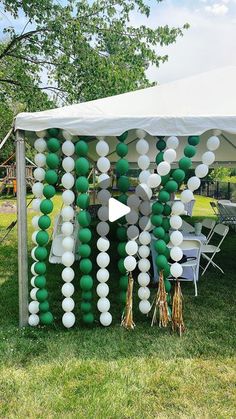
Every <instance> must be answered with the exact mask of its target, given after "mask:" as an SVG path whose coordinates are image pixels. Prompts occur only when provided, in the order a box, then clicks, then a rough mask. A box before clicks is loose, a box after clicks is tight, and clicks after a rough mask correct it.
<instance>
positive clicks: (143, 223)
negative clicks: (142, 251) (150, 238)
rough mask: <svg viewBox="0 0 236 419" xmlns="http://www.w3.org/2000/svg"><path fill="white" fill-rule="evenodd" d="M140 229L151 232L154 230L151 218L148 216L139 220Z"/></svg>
mask: <svg viewBox="0 0 236 419" xmlns="http://www.w3.org/2000/svg"><path fill="white" fill-rule="evenodd" d="M138 225H139V227H140V229H141V230H143V231H145V230H147V231H149V230H151V229H152V223H151V220H150V218H149V217H147V216H146V215H144V216H143V217H141V218H140V219H139V223H138Z"/></svg>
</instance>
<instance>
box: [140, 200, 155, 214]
mask: <svg viewBox="0 0 236 419" xmlns="http://www.w3.org/2000/svg"><path fill="white" fill-rule="evenodd" d="M139 211H140V212H141V214H143V215H149V214H151V212H152V209H151V203H150V201H143V202H141V204H140V206H139Z"/></svg>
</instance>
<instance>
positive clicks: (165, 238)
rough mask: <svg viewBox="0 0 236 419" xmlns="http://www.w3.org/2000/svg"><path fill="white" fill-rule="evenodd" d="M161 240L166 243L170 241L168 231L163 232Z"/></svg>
mask: <svg viewBox="0 0 236 419" xmlns="http://www.w3.org/2000/svg"><path fill="white" fill-rule="evenodd" d="M163 240H164V242H165V243H166V244H168V243H169V242H170V235H169V233H167V232H166V233H165V235H164V237H163Z"/></svg>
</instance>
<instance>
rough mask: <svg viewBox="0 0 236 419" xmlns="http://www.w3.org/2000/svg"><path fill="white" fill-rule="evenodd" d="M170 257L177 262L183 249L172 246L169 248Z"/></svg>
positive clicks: (181, 255)
mask: <svg viewBox="0 0 236 419" xmlns="http://www.w3.org/2000/svg"><path fill="white" fill-rule="evenodd" d="M170 257H171V259H172V260H174V261H175V262H179V261H180V260H181V259H182V257H183V250H182V249H180V247H178V246H175V247H172V248H171V250H170Z"/></svg>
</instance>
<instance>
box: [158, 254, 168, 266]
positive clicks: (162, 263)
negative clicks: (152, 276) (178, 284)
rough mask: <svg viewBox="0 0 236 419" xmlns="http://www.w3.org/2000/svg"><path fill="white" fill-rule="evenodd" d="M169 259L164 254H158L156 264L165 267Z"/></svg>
mask: <svg viewBox="0 0 236 419" xmlns="http://www.w3.org/2000/svg"><path fill="white" fill-rule="evenodd" d="M167 263H168V262H167V259H166V257H165V256H164V255H158V256H157V257H156V264H157V266H158V268H161V269H163V268H164V267H165V266H166V265H167Z"/></svg>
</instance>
